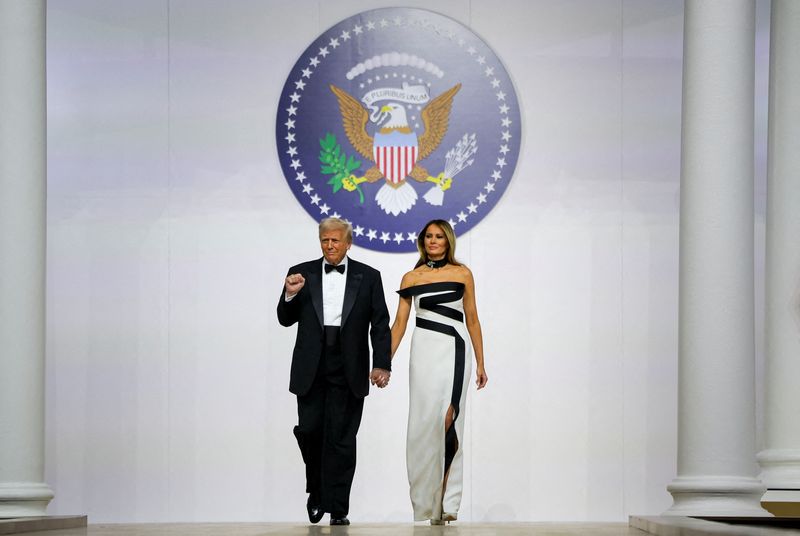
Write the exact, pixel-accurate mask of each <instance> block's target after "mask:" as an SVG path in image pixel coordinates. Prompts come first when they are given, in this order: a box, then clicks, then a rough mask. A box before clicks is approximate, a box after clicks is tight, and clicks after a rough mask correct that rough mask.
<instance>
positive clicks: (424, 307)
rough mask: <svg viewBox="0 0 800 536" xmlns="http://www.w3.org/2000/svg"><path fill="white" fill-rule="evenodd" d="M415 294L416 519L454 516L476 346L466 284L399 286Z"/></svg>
mask: <svg viewBox="0 0 800 536" xmlns="http://www.w3.org/2000/svg"><path fill="white" fill-rule="evenodd" d="M399 294H400V295H401V296H403V297H414V304H415V308H416V312H417V319H416V327H415V329H414V335H413V337H412V340H411V358H410V360H409V390H410V392H409V414H408V439H407V441H408V444H407V449H406V463H407V468H408V481H409V486H410V494H411V504H412V506H413V508H414V519H415V521H424V520H427V519H433V520H442V519H445V520H454V519H456V518H457V516H458V510H459V507H460V505H461V493H462V489H463V465H464V459H463V453H462V449H461V448H460V443H461V438H462V437H463V436H464V416H463V412H464V409H465V408H466V393H467V385H468V383H469V377H470V371H471V362H472V347H471V346H470V345H469V344H468V343H467V341H468V340H469V336H468V333H467V330H466V326H465V324H464V307H463V296H464V284H463V283H457V282H439V283H428V284H424V285H417V286H414V287H409V288H406V289H403V290H401V291H399Z"/></svg>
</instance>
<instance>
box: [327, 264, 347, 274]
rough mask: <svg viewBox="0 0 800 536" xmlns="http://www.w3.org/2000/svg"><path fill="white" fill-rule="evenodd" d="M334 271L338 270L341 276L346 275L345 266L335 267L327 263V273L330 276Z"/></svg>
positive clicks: (338, 265)
mask: <svg viewBox="0 0 800 536" xmlns="http://www.w3.org/2000/svg"><path fill="white" fill-rule="evenodd" d="M333 270H336V271H337V272H339V273H340V274H343V273H344V264H337V265H333V264H329V263H327V262H326V263H325V273H326V274H329V273H331V271H333Z"/></svg>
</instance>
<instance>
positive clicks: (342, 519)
mask: <svg viewBox="0 0 800 536" xmlns="http://www.w3.org/2000/svg"><path fill="white" fill-rule="evenodd" d="M349 524H350V520H349V519H347V516H339V515H334V514H331V525H349Z"/></svg>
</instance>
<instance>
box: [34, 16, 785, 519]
mask: <svg viewBox="0 0 800 536" xmlns="http://www.w3.org/2000/svg"><path fill="white" fill-rule="evenodd" d="M390 5H396V4H393V3H392V2H385V1H367V0H342V1H337V2H322V1H317V0H315V1H311V0H301V1H295V2H283V1H279V0H235V1H227V2H221V1H217V0H171V1H167V0H138V1H137V2H128V1H123V0H116V1H101V0H50V1H49V2H48V12H47V15H48V48H47V53H48V99H49V104H48V118H49V122H48V129H49V134H48V165H49V171H48V175H49V178H48V188H49V196H48V203H49V206H48V233H49V238H48V267H47V268H48V282H47V284H48V302H47V306H48V331H47V335H48V339H47V345H48V349H47V454H46V456H47V459H46V464H47V474H46V480H47V482H48V484H49V485H50V486H51V487H53V489H54V490H55V492H56V498H55V500H54V501H53V502H52V503H51V507H50V510H49V512H50V513H51V514H74V513H88V514H89V516H90V520H91V521H92V522H108V521H111V522H127V521H222V520H224V521H250V520H267V521H298V522H302V521H304V520H305V518H306V514H305V508H304V505H305V497H306V496H305V493H304V489H303V487H304V482H303V468H302V461H301V459H300V455H299V452H298V450H297V447H296V443H295V440H294V437H293V435H292V432H291V429H292V426H293V425H294V423H295V421H296V413H295V411H296V410H295V400H294V397H293V396H292V395H290V394H289V392H288V389H287V388H288V378H289V361H290V355H291V348H292V344H293V340H294V329H285V328H281V327H280V326H279V325H278V323H277V320H276V318H275V305H276V303H277V299H278V296H279V293H280V289H281V284H282V279H283V276H284V274H285V271H286V269H287V267H288V266H289V265H290V264H292V263H295V262H298V261H302V260H307V259H310V258H315V257H318V256H319V255H320V252H319V249H318V245H317V242H316V225H315V222H314V221H312V219H311V218H309V216H308V215H307V214H306V213H305V211H304V210H303V208H302V207H301V206H300V205H299V204H298V203H297V202H296V201H295V199H294V197H293V195H292V193H291V192H290V190H289V188H288V187H287V186H286V184H285V181H284V179H283V178H282V176H281V171H280V166H279V163H278V159H277V154H276V149H275V139H274V132H275V128H274V124H275V117H276V108H277V102H278V98H279V95H280V91H281V89H282V85H283V82H284V80H285V77H286V76H287V74H288V73H289V70H290V69H291V67H292V65H293V64H294V62H295V61H296V59H297V58H298V56H299V55H300V53H301V52H302V51H303V50H304V49H305V47H306V46H308V44H309V43H311V41H312V40H313V39H315V38H316V37H317V36H318V35H319V34H320V33H321V32H323V31H324V30H325V29H327V28H328V27H330V26H332V25H333V24H335V23H336V22H338V21H340V20H342V19H344V18H346V17H348V16H350V15H353V14H355V13H358V12H360V11H364V10H367V9H371V8H374V7H380V6H390ZM403 5H408V6H414V7H424V8H427V9H433V10H435V11H438V12H440V13H442V14H445V15H448V16H450V17H453V18H455V19H457V20H459V21H460V22H462V23H463V24H466V25H467V26H469V27H470V28H471V29H472V30H473V31H474V32H475V33H477V34H478V35H479V36H481V37H482V38H483V40H484V41H486V42H487V43H488V44H489V45H490V46H491V47H492V48H493V49H494V51H495V52H496V53H497V54H498V56H499V57H500V59H501V60H502V61H503V62H504V63H505V65H506V68H507V69H508V71H509V72H510V74H511V76H512V77H513V79H514V83H515V85H516V90H517V93H518V97H519V100H520V104H521V107H522V112H523V115H524V124H523V127H524V132H523V146H522V152H521V155H520V161H519V165H518V168H517V170H516V174H515V177H514V179H513V181H512V183H511V185H510V186H509V188H508V190H507V191H506V193H505V195H504V197H503V198H502V199H501V200H500V202H499V203H498V205H497V206H496V207H495V209H494V210H493V212H492V213H491V214H490V215H489V216H487V217H486V218H485V219H484V220H483V221H482V222H481V223H480V224H479V225H478V226H477V227H476V228H474V229H473V230H471V231H470V232H469V233H467V234H466V235H464V236H463V237H460V238H459V242H458V257H459V258H460V259H461V260H462V261H464V262H466V263H467V264H468V265H469V266H470V267H471V268H472V270H473V272H474V274H475V278H476V286H477V297H478V307H479V312H480V314H481V321H482V324H483V331H484V340H485V353H486V365H487V372H488V374H489V377H490V383H489V385H488V387H487V389H486V390H484V391H482V392H480V393H476V392H475V391H474V388H473V390H472V391H471V392H470V399H469V403H468V408H467V413H466V415H467V423H466V424H467V431H466V435H467V437H466V439H465V441H464V442H463V447H464V449H465V461H466V467H465V470H466V475H465V488H466V489H465V495H464V500H463V505H462V512H461V518H462V519H464V520H467V521H470V520H471V521H536V520H550V521H555V520H596V521H604V520H617V521H619V520H624V519H626V516H627V515H629V514H657V513H660V512H661V511H663V510H664V509H666V508H667V507H668V506H669V504H670V496H669V494H668V493H667V492H666V490H665V486H666V485H667V484H668V483H669V482H670V481H671V479H672V478H673V477H674V475H675V456H676V430H677V425H676V389H677V355H676V352H677V285H678V274H677V260H678V259H677V254H678V227H677V224H678V209H679V207H678V199H679V195H678V188H679V173H680V112H681V107H680V101H681V98H680V92H681V49H682V24H683V3H682V2H681V1H678V0H573V1H562V0H537V1H527V0H443V1H436V2H431V1H424V2H423V1H416V0H414V1H405V2H403ZM768 11H769V6H768V3H767V2H763V1H762V2H759V4H758V28H759V36H758V49H757V56H758V62H759V65H758V69H757V73H758V80H757V97H758V102H757V114H758V115H757V124H758V129H759V131H758V132H757V139H758V143H757V147H756V149H757V169H756V175H757V198H756V209H757V213H758V214H759V217H758V218H759V221H758V222H757V225H758V227H757V229H758V232H757V237H758V238H757V240H758V243H757V248H756V250H757V251H758V252H761V249H762V244H763V236H762V235H763V224H762V221H763V206H764V202H763V198H764V195H763V193H764V192H763V190H764V186H763V183H764V174H765V162H764V155H765V154H766V151H765V147H764V145H765V139H766V127H765V124H766V117H765V114H766V89H765V87H766V86H765V84H766V76H767V72H766V68H767V59H766V56H767V52H768V51H767V50H766V46H767V43H768V29H767V25H768V18H769V13H768ZM759 255H760V253H759ZM351 256H352V257H353V258H356V259H358V260H361V261H365V262H367V263H369V264H372V265H373V266H376V267H378V268H379V269H381V271H382V273H383V277H384V284H385V290H386V297H387V303H388V305H389V309H390V311H391V312H392V314H393V313H394V308H395V307H396V304H397V297H396V294H395V293H394V290H395V289H396V288H397V286H398V284H399V281H400V277H401V275H402V274H403V273H404V272H405V271H406V270H408V269H409V268H410V267H412V266H413V263H414V260H415V256H414V255H411V254H400V255H398V254H387V253H376V252H372V251H368V250H364V249H360V248H357V247H354V248H353V250H352V251H351ZM762 262H763V255H762V256H760V257H757V259H756V265H757V273H758V274H759V276H760V275H761V274H762V273H763V270H762V267H761V263H762ZM757 293H758V294H757V296H758V297H759V299H758V300H757V303H758V304H759V305H758V307H759V309H758V311H757V317H758V318H761V315H762V311H761V305H760V300H761V298H760V296H761V285H758V286H757ZM759 328H760V324H759ZM409 335H410V330H409ZM758 337H759V338H758V339H757V340H758V341H759V342H760V340H761V339H760V337H761V335H760V332H759V335H758ZM408 339H410V337H407V340H406V342H405V343H404V345H403V347H401V349H400V351H399V353H398V358H396V359H395V371H394V374H393V377H392V383H391V385H390V387H389V388H388V389H387V390H383V391H377V392H373V393H372V394H371V395H370V396H369V397H368V398H367V402H366V407H365V415H364V420H363V423H362V428H361V432H360V434H359V455H358V456H359V461H358V469H357V472H356V479H355V483H354V488H353V493H352V508H351V515H350V517H351V518H352V519H354V520H356V521H368V520H369V521H410V520H411V518H412V517H411V506H410V504H409V500H408V494H407V483H406V476H405V446H404V444H405V421H406V405H407V399H408V394H407V381H406V380H407V352H408V346H407V343H408Z"/></svg>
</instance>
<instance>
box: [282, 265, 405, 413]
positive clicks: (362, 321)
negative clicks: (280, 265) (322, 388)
mask: <svg viewBox="0 0 800 536" xmlns="http://www.w3.org/2000/svg"><path fill="white" fill-rule="evenodd" d="M288 273H289V274H302V276H303V277H304V278H305V280H306V282H305V285H304V286H303V288H302V289H300V292H298V293H297V295H296V296H295V297H294V298H292V300H291V301H289V302H287V301H286V300H285V299H284V290H283V289H281V296H280V299H279V301H278V321H279V322H280V323H281V325H283V326H291V325H293V324H294V323H297V339H296V340H295V344H294V353H293V355H292V371H291V375H290V378H289V391H291V392H292V393H294V394H296V395H298V396H302V395H304V394H306V393H307V392H308V390H309V389H310V388H311V384H312V383H313V382H314V377H315V376H316V374H317V367H318V366H319V362H320V357H321V356H322V352H323V350H324V348H325V333H324V327H323V323H324V316H323V312H322V258H319V259H317V260H314V261H308V262H304V263H302V264H298V265H296V266H292V267H291V268H289V272H288ZM346 276H347V282H346V284H345V293H344V304H343V305H342V325H341V328H340V339H341V346H342V357H343V359H344V374H345V377H346V378H347V383H348V385H349V386H350V389H351V390H352V391H353V394H354V395H355V396H357V397H359V398H363V397H365V396H367V394H368V393H369V373H370V369H371V368H370V365H369V342H368V340H367V338H368V336H369V339H371V341H372V352H373V356H372V363H373V365H372V366H373V367H377V368H382V369H386V370H391V333H390V331H389V311H388V310H387V309H386V300H385V298H384V295H383V283H382V282H381V274H380V272H378V271H377V270H375V269H374V268H371V267H370V266H367V265H366V264H363V263H360V262H358V261H354V260H353V259H351V258H348V260H347V272H346Z"/></svg>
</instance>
